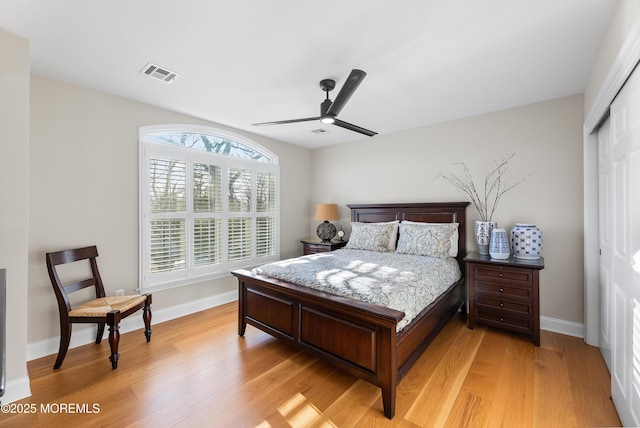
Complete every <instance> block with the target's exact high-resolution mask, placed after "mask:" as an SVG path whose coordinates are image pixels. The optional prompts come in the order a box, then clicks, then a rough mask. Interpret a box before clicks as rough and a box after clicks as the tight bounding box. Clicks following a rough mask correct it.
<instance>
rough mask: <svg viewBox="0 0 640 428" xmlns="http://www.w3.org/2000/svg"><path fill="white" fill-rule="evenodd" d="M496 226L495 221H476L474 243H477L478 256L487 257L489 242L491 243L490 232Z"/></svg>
mask: <svg viewBox="0 0 640 428" xmlns="http://www.w3.org/2000/svg"><path fill="white" fill-rule="evenodd" d="M497 226H498V223H496V222H495V221H480V220H476V229H475V235H476V242H477V243H478V254H482V255H485V256H488V255H489V242H490V241H491V231H492V230H493V229H495V228H496V227H497Z"/></svg>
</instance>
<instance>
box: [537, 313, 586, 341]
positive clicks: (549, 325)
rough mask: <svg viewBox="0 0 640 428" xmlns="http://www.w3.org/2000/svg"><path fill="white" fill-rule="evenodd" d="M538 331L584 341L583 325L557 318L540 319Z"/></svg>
mask: <svg viewBox="0 0 640 428" xmlns="http://www.w3.org/2000/svg"><path fill="white" fill-rule="evenodd" d="M540 329H541V330H548V331H553V332H554V333H561V334H566V335H567V336H574V337H580V338H583V339H584V324H580V323H577V322H571V321H565V320H561V319H558V318H550V317H540Z"/></svg>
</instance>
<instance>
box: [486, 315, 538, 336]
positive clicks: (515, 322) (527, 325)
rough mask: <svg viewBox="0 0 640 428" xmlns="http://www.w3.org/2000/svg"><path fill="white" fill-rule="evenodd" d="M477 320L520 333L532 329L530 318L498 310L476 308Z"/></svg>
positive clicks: (528, 331)
mask: <svg viewBox="0 0 640 428" xmlns="http://www.w3.org/2000/svg"><path fill="white" fill-rule="evenodd" d="M478 322H481V323H483V324H487V325H492V326H495V327H503V328H508V329H510V330H514V331H519V332H522V333H530V332H531V331H532V330H533V327H532V324H531V322H532V320H531V318H520V317H515V316H511V315H508V314H504V313H499V312H491V311H483V310H478Z"/></svg>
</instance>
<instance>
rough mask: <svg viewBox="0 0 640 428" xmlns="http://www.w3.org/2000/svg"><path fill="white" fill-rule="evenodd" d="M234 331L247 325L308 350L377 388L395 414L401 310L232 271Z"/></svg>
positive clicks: (390, 414) (388, 414)
mask: <svg viewBox="0 0 640 428" xmlns="http://www.w3.org/2000/svg"><path fill="white" fill-rule="evenodd" d="M233 274H234V275H235V276H236V277H237V278H238V283H239V296H238V297H239V302H238V303H239V304H238V306H239V307H238V334H239V335H240V336H242V335H244V332H245V329H246V325H247V324H251V325H252V326H254V327H256V328H258V329H260V330H263V331H265V332H267V333H269V334H271V335H272V336H275V337H278V338H280V339H283V340H286V341H288V342H290V343H292V344H293V345H294V346H296V347H298V348H300V349H304V350H306V351H309V352H311V353H313V354H314V355H316V356H317V357H319V358H322V359H324V360H325V361H328V362H330V363H332V364H334V365H335V366H337V367H339V368H341V369H342V370H345V371H347V372H348V373H350V374H352V375H354V376H357V377H360V378H362V379H364V380H366V381H368V382H370V383H373V384H375V385H378V386H380V388H381V389H382V401H383V406H384V414H385V416H386V417H388V418H393V416H394V414H395V398H396V386H397V383H398V371H397V367H398V354H397V343H396V338H397V335H396V325H397V323H398V322H399V321H400V320H401V319H402V318H403V317H404V313H403V312H400V311H396V310H393V309H387V308H381V307H378V306H375V305H369V304H366V303H362V302H356V301H353V300H349V299H344V298H341V297H338V296H333V295H329V294H326V293H321V292H317V291H315V290H310V289H307V288H304V287H298V286H295V285H293V284H288V283H284V282H281V281H278V280H274V279H272V278H267V277H263V276H260V275H253V274H252V273H250V272H248V271H235V272H233Z"/></svg>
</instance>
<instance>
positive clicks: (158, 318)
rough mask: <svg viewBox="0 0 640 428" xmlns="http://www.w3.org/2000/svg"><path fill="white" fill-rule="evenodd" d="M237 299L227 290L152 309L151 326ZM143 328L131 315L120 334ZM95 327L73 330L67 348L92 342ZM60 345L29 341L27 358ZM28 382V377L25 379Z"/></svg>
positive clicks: (52, 341)
mask: <svg viewBox="0 0 640 428" xmlns="http://www.w3.org/2000/svg"><path fill="white" fill-rule="evenodd" d="M235 300H238V292H237V291H229V292H227V293H222V294H217V295H215V296H211V297H208V298H206V299H200V300H196V301H193V302H189V303H183V304H181V305H176V306H171V307H168V308H164V309H160V310H158V311H155V310H154V311H153V320H152V326H153V325H154V324H160V323H162V322H165V321H170V320H172V319H176V318H180V317H183V316H186V315H190V314H193V313H195V312H200V311H203V310H205V309H209V308H213V307H215V306H220V305H223V304H225V303H229V302H233V301H235ZM142 328H144V322H143V321H142V317H141V316H140V317H137V316H135V315H132V316H130V317H128V318H125V319H124V320H122V322H121V323H120V334H124V333H127V332H130V331H134V330H138V329H142ZM107 330H108V328H106V329H105V336H106V335H107V333H108V332H107ZM96 331H97V330H96V328H85V329H83V330H79V331H74V332H73V334H72V335H71V343H70V344H69V349H73V348H76V347H78V346H83V345H87V344H89V343H93V342H94V341H95V339H96ZM59 346H60V336H56V337H52V338H49V339H45V340H41V341H39V342H35V343H30V344H28V345H27V360H28V361H31V360H35V359H37V358H42V357H46V356H47V355H52V354H57V353H58V347H59ZM27 384H28V379H27Z"/></svg>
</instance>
